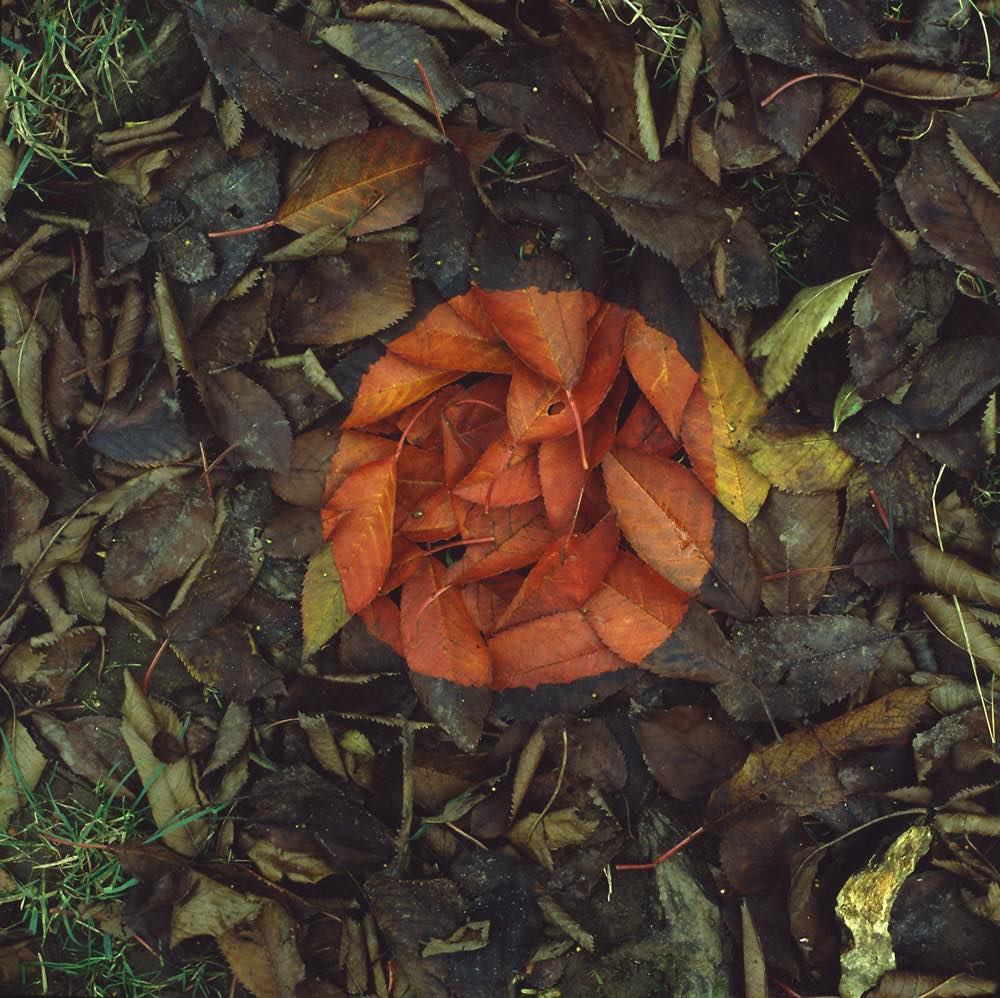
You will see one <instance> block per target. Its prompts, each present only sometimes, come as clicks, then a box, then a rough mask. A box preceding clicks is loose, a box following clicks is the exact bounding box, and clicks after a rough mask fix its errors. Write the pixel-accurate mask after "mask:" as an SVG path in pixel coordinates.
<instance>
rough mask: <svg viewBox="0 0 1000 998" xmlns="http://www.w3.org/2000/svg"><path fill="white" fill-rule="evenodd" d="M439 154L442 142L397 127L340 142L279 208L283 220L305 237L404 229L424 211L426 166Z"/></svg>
mask: <svg viewBox="0 0 1000 998" xmlns="http://www.w3.org/2000/svg"><path fill="white" fill-rule="evenodd" d="M437 153H438V145H437V143H435V142H430V141H429V140H427V139H420V138H417V137H416V136H415V135H414V134H413V133H412V132H409V131H407V130H406V129H405V128H397V127H395V126H386V127H384V128H375V129H372V130H371V131H369V132H362V133H361V134H360V135H352V136H349V137H348V138H343V139H338V140H337V141H336V142H331V143H330V145H328V146H327V147H326V148H325V149H324V150H323V151H322V152H321V153H320V155H319V158H318V159H317V160H316V162H315V164H314V165H313V168H312V170H310V172H309V176H307V177H306V179H305V181H304V182H303V184H302V186H301V187H299V188H298V190H296V191H295V192H294V193H292V195H291V196H290V197H289V198H288V199H287V200H286V201H285V203H284V204H283V205H282V206H281V207H280V208H279V209H278V214H277V221H278V222H279V223H280V224H281V225H285V226H287V227H288V228H290V229H293V230H294V231H295V232H302V233H305V232H312V231H313V229H318V228H320V227H321V226H324V225H334V226H337V227H339V228H350V234H351V235H352V236H360V235H363V234H365V233H367V232H377V231H378V230H379V229H391V228H392V227H393V226H395V225H401V224H402V223H403V222H406V221H407V220H409V219H411V218H412V217H413V216H414V215H416V214H417V212H419V211H420V208H421V205H422V204H423V200H424V192H423V173H424V167H425V166H427V164H428V163H429V162H430V161H431V160H432V159H433V158H434V156H435V155H437Z"/></svg>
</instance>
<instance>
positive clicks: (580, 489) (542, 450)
mask: <svg viewBox="0 0 1000 998" xmlns="http://www.w3.org/2000/svg"><path fill="white" fill-rule="evenodd" d="M627 389H628V379H627V377H626V376H625V373H624V372H622V373H621V374H619V377H618V381H617V382H616V384H615V387H614V388H612V389H611V391H610V392H609V393H608V397H607V400H606V401H605V402H604V404H603V405H602V406H601V407H600V409H598V411H597V414H596V415H595V416H594V418H593V419H591V420H590V421H589V422H588V423H587V425H586V426H585V427H584V430H583V443H584V449H585V450H586V452H587V458H588V461H589V464H590V469H589V470H588V469H586V468H584V467H583V464H582V462H581V461H580V447H579V444H578V442H577V440H576V438H575V437H560V438H559V439H558V440H545V441H543V442H542V444H541V445H540V446H539V448H538V476H539V479H540V480H541V483H542V499H543V500H544V502H545V513H546V515H547V516H548V518H549V524H550V525H551V527H552V529H553V530H555V531H557V532H558V533H562V534H565V533H567V532H569V531H570V530H572V529H573V524H574V522H575V521H576V518H577V516H578V515H579V513H580V512H581V511H582V510H583V509H584V508H585V505H586V504H585V502H584V500H585V498H586V495H587V490H588V487H589V488H590V489H591V492H592V493H593V491H594V490H596V491H599V492H602V493H603V486H602V485H601V479H600V476H599V475H597V474H596V472H595V470H594V469H595V468H596V467H597V466H598V465H599V464H600V462H601V460H602V459H603V458H604V455H605V454H607V452H608V450H609V449H610V448H611V445H612V444H613V443H614V438H615V429H616V427H617V424H618V410H619V409H620V408H621V404H622V399H623V398H624V397H625V392H626V390H627ZM601 504H602V505H603V506H606V505H607V503H606V501H605V500H604V499H603V495H602V499H601ZM588 512H590V510H589V508H588ZM596 518H597V519H599V518H600V516H598V517H596ZM591 519H595V517H594V516H593V515H592V516H591Z"/></svg>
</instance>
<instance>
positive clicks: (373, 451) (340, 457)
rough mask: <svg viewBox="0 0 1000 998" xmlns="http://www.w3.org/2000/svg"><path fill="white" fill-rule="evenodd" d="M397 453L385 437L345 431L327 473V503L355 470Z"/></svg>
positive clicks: (324, 498) (325, 493)
mask: <svg viewBox="0 0 1000 998" xmlns="http://www.w3.org/2000/svg"><path fill="white" fill-rule="evenodd" d="M395 452H396V445H395V444H394V443H393V442H392V441H391V440H386V438H385V437H379V436H376V435H375V434H374V433H362V432H361V431H359V430H344V431H343V432H342V433H341V434H340V439H339V440H338V441H337V449H336V450H335V451H334V452H333V455H332V456H331V458H330V468H329V470H328V471H327V473H326V484H325V487H324V490H323V500H324V502H326V501H327V500H329V498H330V496H332V495H333V493H334V492H336V491H337V489H339V488H340V486H341V484H342V483H343V481H344V479H345V478H347V476H348V475H349V474H350V473H351V472H352V471H353V470H354V469H355V468H360V467H361V465H363V464H368V463H369V462H370V461H377V460H378V459H379V458H380V457H388V456H389V455H390V454H394V453H395Z"/></svg>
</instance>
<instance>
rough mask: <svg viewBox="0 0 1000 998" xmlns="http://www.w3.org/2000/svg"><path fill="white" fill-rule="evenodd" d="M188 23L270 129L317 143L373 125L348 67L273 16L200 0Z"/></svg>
mask: <svg viewBox="0 0 1000 998" xmlns="http://www.w3.org/2000/svg"><path fill="white" fill-rule="evenodd" d="M188 24H189V25H190V27H191V33H192V34H193V35H194V37H195V41H197V43H198V47H199V48H200V49H201V53H202V55H203V56H204V57H205V60H206V62H208V64H209V66H210V67H211V69H212V72H213V73H214V74H215V76H216V78H217V79H218V81H219V82H220V83H221V84H222V85H223V86H224V87H225V88H226V90H227V91H228V92H229V94H230V96H232V97H233V98H234V100H236V102H237V103H239V104H242V105H243V107H245V108H246V109H247V110H248V111H249V112H250V113H251V114H252V115H253V116H254V118H256V119H257V121H259V122H260V123H261V124H262V125H263V126H264V127H265V128H267V129H268V130H269V131H272V132H274V133H275V134H276V135H280V136H281V137H282V138H285V139H288V141H289V142H294V143H295V144H296V145H300V146H305V147H306V148H308V149H318V148H319V147H320V146H323V145H326V143H328V142H332V141H333V140H334V139H336V138H339V137H340V136H342V135H353V134H355V133H356V132H361V131H364V129H365V128H367V127H368V115H367V114H366V113H365V108H364V104H363V103H362V101H361V97H360V95H359V94H358V91H357V88H356V87H355V86H354V84H353V82H352V81H351V80H350V78H349V77H348V76H347V74H346V73H345V72H344V69H343V67H342V66H340V65H339V64H338V63H337V62H336V61H335V60H333V59H332V58H330V56H329V54H328V53H327V52H325V51H324V50H323V49H321V48H317V47H316V46H314V45H310V44H309V43H308V42H307V41H306V40H305V39H304V38H303V37H302V36H301V35H299V34H298V33H297V32H294V31H292V30H291V28H288V27H286V26H285V25H284V24H282V23H281V22H280V21H278V20H276V19H275V18H273V17H270V16H268V15H267V14H264V13H262V12H260V11H258V10H256V9H254V8H253V7H245V6H234V5H233V4H231V3H228V2H227V0H202V2H201V3H197V4H194V5H193V6H192V7H190V8H189V10H188Z"/></svg>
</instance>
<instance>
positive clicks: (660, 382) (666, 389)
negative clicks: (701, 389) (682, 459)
mask: <svg viewBox="0 0 1000 998" xmlns="http://www.w3.org/2000/svg"><path fill="white" fill-rule="evenodd" d="M625 361H626V363H627V364H628V369H629V370H630V371H631V372H632V377H633V378H635V381H636V384H637V385H638V386H639V387H640V388H641V389H642V393H643V395H645V396H646V398H648V399H649V401H650V402H651V403H652V404H653V408H654V409H656V411H657V412H658V413H659V414H660V419H662V420H663V422H664V423H666V426H667V429H668V430H669V431H670V432H671V433H672V434H673V435H674V436H675V437H680V435H681V417H682V415H683V412H684V406H685V405H687V400H688V398H689V397H690V395H691V392H692V391H693V389H694V386H695V385H696V384H697V383H698V374H697V372H696V371H695V370H694V368H692V367H691V365H690V364H689V363H688V362H687V361H686V360H685V359H684V357H683V356H682V354H681V352H680V350H679V349H678V346H677V341H676V340H674V339H673V337H671V336H668V335H667V334H666V333H661V332H660V330H658V329H654V328H653V327H652V326H650V325H649V323H647V322H646V320H645V319H644V318H643V317H642V316H641V315H640V314H639V313H638V312H632V313H631V314H630V315H629V317H628V323H627V324H626V326H625Z"/></svg>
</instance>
